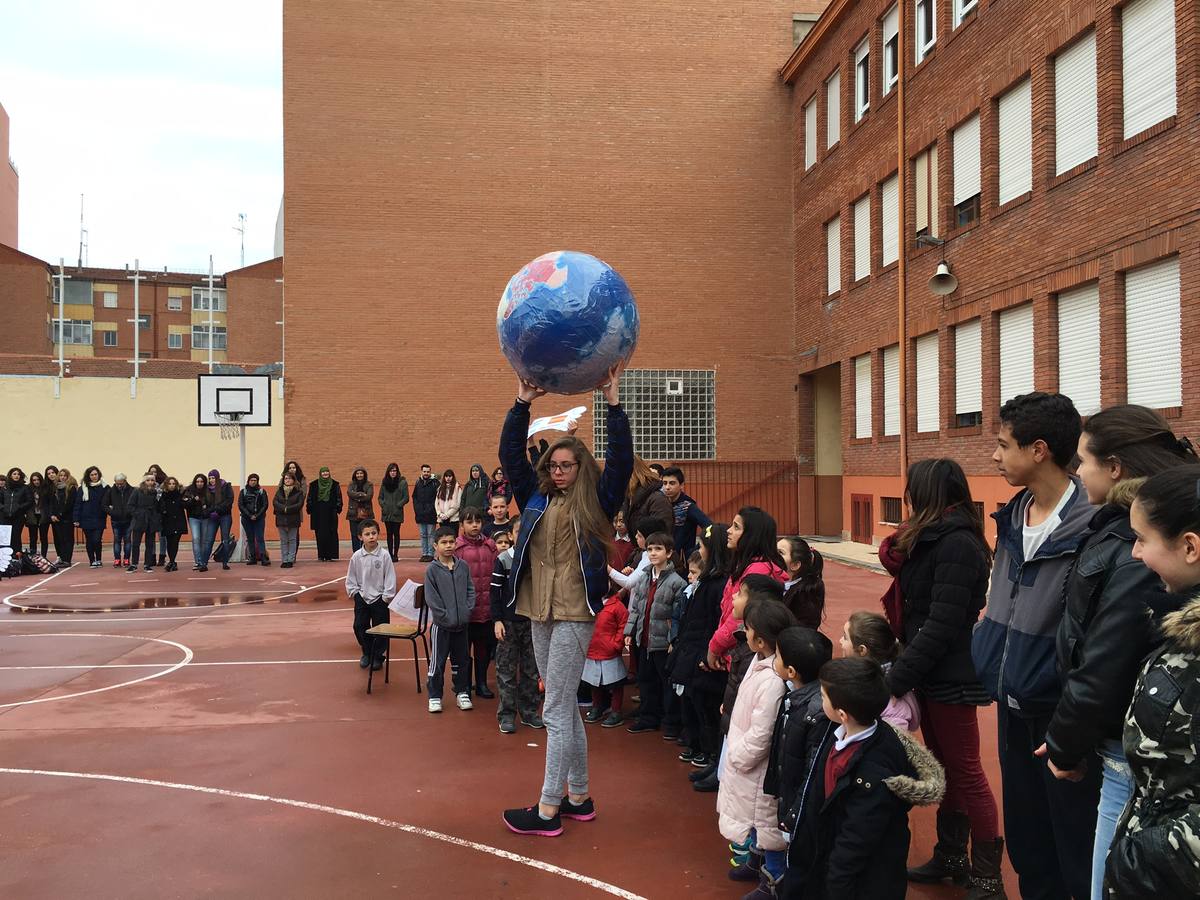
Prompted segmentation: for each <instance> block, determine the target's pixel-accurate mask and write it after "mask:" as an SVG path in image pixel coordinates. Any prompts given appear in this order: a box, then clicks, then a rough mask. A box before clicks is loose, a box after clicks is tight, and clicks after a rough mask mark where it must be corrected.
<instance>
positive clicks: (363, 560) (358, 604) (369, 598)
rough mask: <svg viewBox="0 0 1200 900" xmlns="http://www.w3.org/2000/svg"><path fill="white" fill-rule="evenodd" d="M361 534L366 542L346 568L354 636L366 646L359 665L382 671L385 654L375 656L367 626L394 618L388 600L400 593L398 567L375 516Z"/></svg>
mask: <svg viewBox="0 0 1200 900" xmlns="http://www.w3.org/2000/svg"><path fill="white" fill-rule="evenodd" d="M358 534H359V539H360V540H361V541H362V546H361V547H359V548H358V549H357V550H355V551H354V555H353V556H351V557H350V567H349V568H348V569H347V570H346V596H348V597H351V598H353V600H354V636H355V637H356V638H358V644H359V646H360V647H362V658H361V659H360V660H359V661H358V665H359V667H361V668H363V669H365V668H366V667H367V666H370V667H371V668H372V669H373V670H374V671H376V672H378V671H379V670H380V669H381V668H383V656H384V654H383V653H382V652H380V653H377V654H375V656H374V658H372V654H371V645H372V643H374V641H373V639H372V638H371V636H370V635H369V634H367V629H368V628H373V627H374V626H376V625H386V624H387V623H388V622H389V621H391V613H390V612H389V611H388V603H390V602H391V600H392V598H393V597H395V596H396V567H395V566H394V565H393V564H392V558H391V557H390V556H388V554H387V551H386V550H384V549H383V548H382V547H380V545H379V524H378V523H377V522H375V520H374V519H363V520H362V522H360V523H359V530H358ZM381 646H382V644H381Z"/></svg>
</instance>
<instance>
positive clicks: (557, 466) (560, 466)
mask: <svg viewBox="0 0 1200 900" xmlns="http://www.w3.org/2000/svg"><path fill="white" fill-rule="evenodd" d="M577 465H579V463H573V462H570V463H556V462H552V463H550V465H548V466H547V467H546V468H548V469H549V470H550V471H551V472H561V473H562V474H564V475H565V474H566V473H567V472H570V471H571V470H572V469H573V468H575V467H576V466H577Z"/></svg>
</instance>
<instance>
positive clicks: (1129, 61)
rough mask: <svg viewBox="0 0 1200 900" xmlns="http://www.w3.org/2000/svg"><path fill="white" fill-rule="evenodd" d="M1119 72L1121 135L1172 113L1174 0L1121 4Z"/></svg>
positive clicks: (1128, 136) (1142, 129) (1138, 1)
mask: <svg viewBox="0 0 1200 900" xmlns="http://www.w3.org/2000/svg"><path fill="white" fill-rule="evenodd" d="M1121 73H1122V87H1123V92H1124V106H1125V109H1124V117H1125V137H1127V138H1131V137H1133V136H1134V135H1135V134H1140V133H1141V132H1143V131H1145V130H1146V129H1147V128H1149V127H1150V126H1151V125H1155V124H1157V123H1159V122H1161V121H1162V120H1163V119H1166V118H1168V117H1170V116H1173V115H1175V0H1133V2H1132V3H1128V4H1126V5H1125V6H1124V7H1122V9H1121ZM1130 402H1132V401H1130Z"/></svg>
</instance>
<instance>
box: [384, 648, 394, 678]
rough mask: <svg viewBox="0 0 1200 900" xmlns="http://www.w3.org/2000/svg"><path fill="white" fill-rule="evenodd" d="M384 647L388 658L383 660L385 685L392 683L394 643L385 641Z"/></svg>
mask: <svg viewBox="0 0 1200 900" xmlns="http://www.w3.org/2000/svg"><path fill="white" fill-rule="evenodd" d="M384 646H385V648H386V649H387V656H385V657H384V659H383V683H384V684H391V683H392V642H391V641H390V640H389V641H385V642H384Z"/></svg>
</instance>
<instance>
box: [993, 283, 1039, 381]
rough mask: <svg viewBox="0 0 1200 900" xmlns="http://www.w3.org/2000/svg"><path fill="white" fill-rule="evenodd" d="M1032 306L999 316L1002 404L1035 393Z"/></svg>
mask: <svg viewBox="0 0 1200 900" xmlns="http://www.w3.org/2000/svg"><path fill="white" fill-rule="evenodd" d="M1033 384H1034V380H1033V304H1032V303H1026V304H1024V305H1023V306H1018V307H1017V308H1016V309H1006V310H1004V312H1002V313H1000V403H1001V404H1004V403H1007V402H1008V401H1009V400H1011V399H1012V398H1013V397H1019V396H1020V395H1021V394H1028V393H1029V392H1030V391H1032V390H1033Z"/></svg>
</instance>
